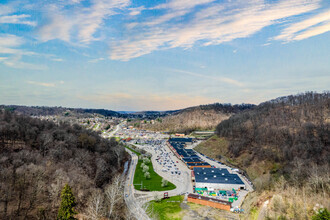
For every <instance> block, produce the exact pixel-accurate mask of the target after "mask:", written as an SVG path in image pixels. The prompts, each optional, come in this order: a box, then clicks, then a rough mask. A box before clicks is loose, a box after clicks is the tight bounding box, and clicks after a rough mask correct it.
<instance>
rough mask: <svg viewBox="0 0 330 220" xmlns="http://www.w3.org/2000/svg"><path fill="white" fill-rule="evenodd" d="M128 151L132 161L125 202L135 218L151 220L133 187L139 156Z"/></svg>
mask: <svg viewBox="0 0 330 220" xmlns="http://www.w3.org/2000/svg"><path fill="white" fill-rule="evenodd" d="M126 151H127V152H128V153H129V154H130V155H131V157H132V161H131V165H130V167H129V170H128V173H127V177H126V183H125V187H124V198H125V202H126V204H127V207H128V209H129V210H130V211H131V213H132V215H133V216H134V217H136V218H137V219H139V220H140V219H143V220H149V219H150V218H149V217H148V215H147V214H146V212H145V211H144V209H143V208H142V205H143V203H142V202H139V201H138V200H137V199H136V198H135V196H134V191H135V189H134V185H133V180H134V173H135V168H136V165H137V162H138V156H137V155H136V154H135V153H133V152H131V151H130V150H127V149H126Z"/></svg>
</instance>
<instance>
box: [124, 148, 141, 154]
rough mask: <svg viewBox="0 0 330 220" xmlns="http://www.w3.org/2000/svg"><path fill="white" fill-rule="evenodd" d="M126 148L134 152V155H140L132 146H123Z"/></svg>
mask: <svg viewBox="0 0 330 220" xmlns="http://www.w3.org/2000/svg"><path fill="white" fill-rule="evenodd" d="M125 147H126V148H127V149H128V150H130V151H132V152H133V153H135V154H136V155H138V156H140V155H141V153H139V152H137V151H136V150H133V149H132V148H130V147H129V146H125Z"/></svg>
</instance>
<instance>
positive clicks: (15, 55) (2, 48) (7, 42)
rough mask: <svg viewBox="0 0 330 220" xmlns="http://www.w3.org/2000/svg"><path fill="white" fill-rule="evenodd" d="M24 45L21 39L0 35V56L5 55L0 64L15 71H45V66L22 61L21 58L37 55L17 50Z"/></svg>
mask: <svg viewBox="0 0 330 220" xmlns="http://www.w3.org/2000/svg"><path fill="white" fill-rule="evenodd" d="M24 43H25V40H24V39H23V38H22V37H18V36H16V35H11V34H0V55H5V56H7V57H3V58H2V59H0V62H1V63H3V64H5V65H6V66H9V67H12V68H16V69H33V70H45V69H47V67H46V66H45V65H38V64H32V63H26V62H23V61H22V57H23V56H37V55H38V54H37V53H34V52H32V51H26V50H23V49H18V48H19V47H20V46H22V45H23V44H24Z"/></svg>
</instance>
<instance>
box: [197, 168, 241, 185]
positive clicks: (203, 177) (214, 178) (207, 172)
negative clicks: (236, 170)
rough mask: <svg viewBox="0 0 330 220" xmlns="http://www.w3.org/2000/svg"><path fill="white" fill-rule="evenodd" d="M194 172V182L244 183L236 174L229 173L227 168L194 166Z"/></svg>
mask: <svg viewBox="0 0 330 220" xmlns="http://www.w3.org/2000/svg"><path fill="white" fill-rule="evenodd" d="M194 173H195V181H196V182H201V183H221V184H240V185H244V183H243V181H242V180H241V178H240V177H239V176H238V175H237V174H230V173H229V172H228V170H227V169H219V168H201V167H194Z"/></svg>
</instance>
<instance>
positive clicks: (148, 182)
mask: <svg viewBox="0 0 330 220" xmlns="http://www.w3.org/2000/svg"><path fill="white" fill-rule="evenodd" d="M142 162H143V161H142V160H139V162H138V164H137V166H136V170H135V174H134V188H135V189H137V190H140V189H141V185H135V184H141V182H142V183H143V188H144V189H148V190H150V191H167V190H172V189H175V188H176V186H175V185H174V184H173V183H171V182H168V184H167V186H166V187H162V186H161V184H162V179H163V178H162V177H161V176H159V175H158V174H157V173H156V172H155V171H154V169H153V166H152V162H150V164H149V171H148V172H149V173H150V178H149V179H146V178H145V177H144V174H143V171H142V168H141V163H142Z"/></svg>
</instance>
